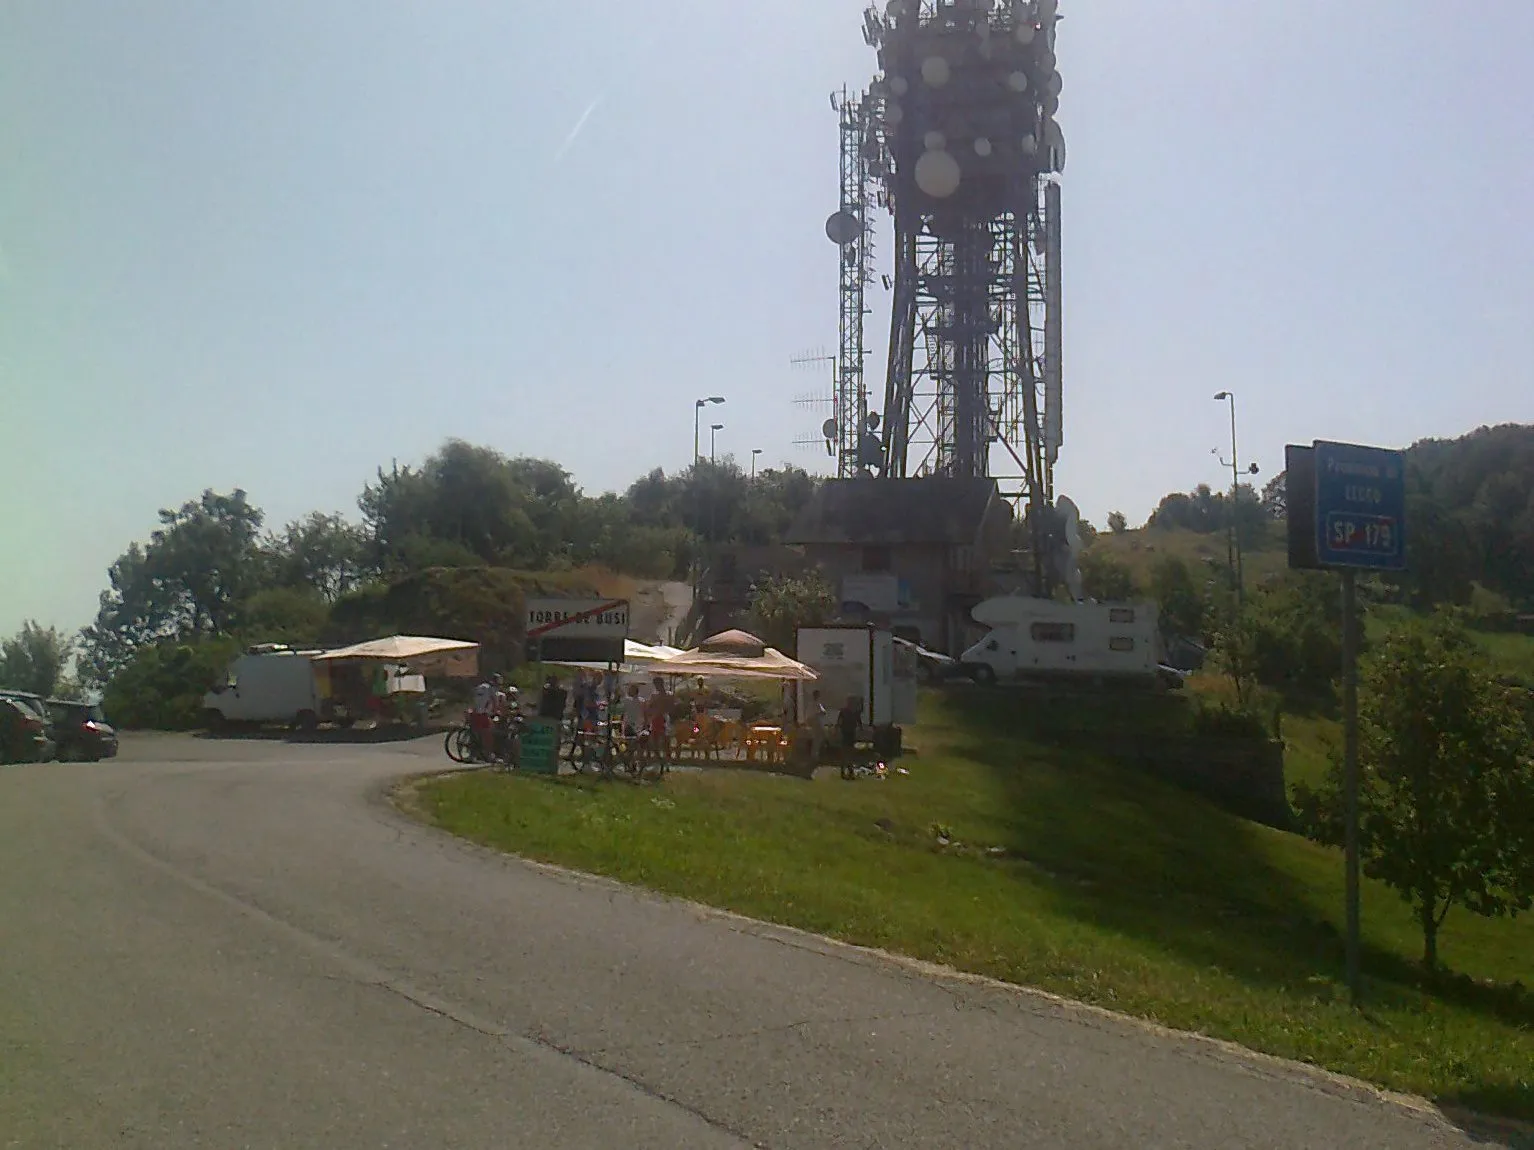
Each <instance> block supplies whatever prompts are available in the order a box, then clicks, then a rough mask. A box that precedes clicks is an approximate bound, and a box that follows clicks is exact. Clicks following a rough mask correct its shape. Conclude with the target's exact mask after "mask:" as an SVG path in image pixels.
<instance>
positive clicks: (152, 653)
mask: <svg viewBox="0 0 1534 1150" xmlns="http://www.w3.org/2000/svg"><path fill="white" fill-rule="evenodd" d="M239 650H240V644H239V643H238V642H237V641H235V640H234V639H200V640H195V641H192V642H186V643H177V642H173V641H167V642H164V643H158V644H154V645H151V646H145V647H141V648H139V650H138V651H137V652H136V653H135V654H134V656H133V658H132V659H131V660H129V662H128V665H127V666H126V667H124V668H123V669H122V670H121V671H120V672H118V674H117V675H115V676H113V678H112V681H111V682H110V683H108V684H107V689H106V693H105V697H104V699H103V706H104V707H105V709H106V713H107V715H108V717H109V718H110V719H111V721H112V722H113V724H115V725H116V726H119V727H123V728H125V729H128V730H155V731H189V730H192V729H193V728H195V727H197V726H199V725H200V724H201V722H202V698H203V696H204V695H205V694H207V692H208V690H209V688H211V687H212V686H213V684H214V683H215V682H217V681H218V680H219V679H220V678H221V677H222V676H223V674H224V672H225V671H226V670H227V669H228V667H229V664H230V662H231V661H232V660H233V659H234V657H235V655H237V654H238V653H239Z"/></svg>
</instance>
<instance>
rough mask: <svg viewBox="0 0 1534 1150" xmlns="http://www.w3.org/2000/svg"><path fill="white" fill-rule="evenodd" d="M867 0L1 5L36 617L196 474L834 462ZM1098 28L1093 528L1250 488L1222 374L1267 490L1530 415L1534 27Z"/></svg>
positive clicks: (89, 602) (8, 285) (1373, 10)
mask: <svg viewBox="0 0 1534 1150" xmlns="http://www.w3.org/2000/svg"><path fill="white" fill-rule="evenodd" d="M862 7H863V4H862V3H861V0H780V2H777V3H772V4H759V3H752V4H746V3H724V2H720V0H713V2H704V0H681V2H676V0H673V2H672V3H669V4H664V5H661V4H650V3H645V4H635V3H618V2H617V0H584V2H582V3H578V4H576V3H561V4H532V3H516V2H513V3H507V2H505V0H500V2H493V0H481V2H478V3H466V2H462V0H429V2H428V0H418V2H409V3H407V2H405V0H367V2H363V0H238V2H237V0H221V2H219V3H216V4H212V3H206V2H204V0H176V2H171V0H137V2H135V3H133V4H117V3H107V2H105V0H101V2H97V3H87V2H85V0H0V633H9V632H10V631H12V630H14V629H15V628H16V627H17V626H19V624H20V622H21V620H22V619H23V618H26V617H37V618H39V619H41V620H42V621H44V622H45V623H56V624H59V625H61V626H66V627H76V626H79V625H81V624H83V623H85V622H88V621H89V619H90V618H91V616H92V614H93V613H94V610H95V604H96V595H97V593H98V592H99V591H100V590H101V588H102V587H103V586H104V584H105V574H106V568H107V566H108V564H109V563H110V562H111V561H112V559H113V558H115V557H116V556H117V555H118V554H119V553H120V552H121V551H122V550H123V549H124V548H125V546H126V545H127V544H128V543H129V542H130V541H131V540H133V539H135V538H142V537H144V536H145V535H147V533H148V532H149V530H150V529H151V528H152V527H153V526H154V522H155V511H156V509H157V508H159V507H161V506H166V505H171V504H178V503H180V502H182V501H183V500H185V499H188V498H192V497H194V496H196V495H197V494H198V492H200V491H201V490H202V489H203V488H204V487H208V486H212V487H215V488H219V489H229V488H232V487H234V486H237V485H238V486H242V487H244V488H245V489H246V490H248V491H249V492H250V494H251V497H252V499H253V500H254V501H255V502H256V503H257V504H259V505H260V506H262V507H264V508H265V509H266V511H267V514H268V517H269V520H270V522H271V523H273V524H274V525H280V524H281V523H282V522H284V521H286V520H288V519H291V518H294V517H297V516H298V515H300V514H302V513H304V512H306V511H308V510H310V509H314V508H319V509H323V510H338V509H339V510H346V511H348V512H351V511H354V503H355V498H356V495H357V493H358V491H359V490H360V489H361V487H362V485H363V484H364V482H366V481H367V480H368V479H369V478H370V477H371V476H372V474H373V471H374V469H375V468H376V467H377V466H378V465H380V464H384V465H387V464H388V463H389V461H390V460H391V459H395V458H397V459H398V460H399V461H400V462H401V463H405V462H414V461H419V460H420V459H422V458H423V457H424V456H425V455H427V454H428V453H429V452H431V451H432V450H433V449H434V448H436V447H437V446H438V445H439V444H440V443H441V442H442V440H444V439H445V438H447V437H449V436H461V437H464V438H467V439H469V440H471V441H473V442H476V443H484V444H489V445H493V446H494V447H496V448H498V449H500V450H502V451H504V452H507V453H510V454H524V453H525V454H536V455H540V456H545V457H549V458H553V459H556V460H558V461H559V462H560V463H562V464H564V465H565V466H566V467H568V468H569V469H570V470H571V471H573V472H574V473H575V475H576V476H577V477H578V479H579V481H580V482H581V483H582V484H583V485H584V486H585V487H586V488H587V489H588V490H592V491H596V490H601V489H607V488H621V487H623V486H625V485H626V484H627V483H628V481H629V480H631V479H632V478H633V477H635V476H636V475H638V474H640V473H642V472H644V471H646V470H648V469H650V468H652V467H656V466H663V467H666V468H667V469H676V468H680V467H684V466H686V464H687V462H688V458H689V454H690V452H691V438H692V410H693V409H692V401H693V399H694V398H695V397H697V396H699V395H706V394H711V393H716V392H717V393H719V394H722V395H725V396H727V397H728V398H729V404H728V406H727V407H726V408H724V409H723V414H722V416H721V417H720V419H721V421H722V422H723V423H725V424H726V428H725V430H724V431H723V432H721V433H720V437H719V444H720V450H721V452H723V451H726V450H728V451H731V452H739V453H740V454H741V455H742V456H744V455H745V453H746V452H748V451H749V450H750V449H751V448H754V447H760V448H762V449H764V451H765V455H764V456H763V460H764V463H770V462H774V461H780V460H781V461H792V462H797V463H800V464H801V465H804V466H809V467H812V468H816V467H820V466H822V465H823V464H824V462H825V457H824V455H823V454H821V455H817V454H815V453H812V452H804V451H800V450H798V449H796V448H795V447H794V446H793V443H794V440H795V439H796V438H799V437H802V436H805V435H810V434H813V433H814V430H815V428H816V426H817V425H818V423H819V421H820V419H821V418H823V413H820V414H816V413H813V412H808V411H804V410H802V409H799V408H796V407H795V406H794V404H793V398H794V397H795V396H796V395H798V394H801V393H804V392H808V391H812V390H814V389H815V388H816V387H818V386H820V385H822V384H823V382H824V376H823V375H822V374H820V373H819V372H817V373H813V374H807V373H805V372H804V371H802V370H799V369H793V368H791V367H790V366H789V360H790V358H791V357H792V356H794V355H795V354H796V353H799V352H803V351H806V350H809V349H814V348H817V347H831V346H834V342H835V336H836V329H835V325H836V314H837V312H836V253H835V250H834V249H833V248H832V247H831V245H830V244H829V243H828V242H827V241H826V239H825V237H824V234H823V232H822V230H821V228H822V224H823V221H824V219H825V217H826V215H827V214H828V213H829V212H830V211H831V210H832V209H833V208H834V207H835V198H836V154H837V153H836V148H837V142H836V124H835V118H834V116H833V114H832V112H831V109H830V106H829V103H828V99H827V97H828V94H829V93H830V92H831V91H832V89H833V88H836V87H838V86H839V85H841V84H842V83H844V82H847V83H851V84H855V85H860V84H862V83H865V82H866V80H867V79H868V77H869V76H870V75H871V73H872V71H873V65H874V59H873V53H872V52H871V51H870V50H869V49H868V48H867V47H866V46H865V45H864V43H863V38H862V34H861V19H860V13H861V10H862ZM1061 8H1062V12H1063V13H1064V14H1065V16H1066V21H1065V23H1064V24H1063V26H1062V28H1061V32H1060V44H1059V56H1060V61H1061V64H1060V67H1061V71H1062V73H1063V75H1064V78H1065V91H1064V95H1063V103H1062V108H1061V113H1060V118H1061V121H1062V123H1063V124H1064V126H1065V130H1066V132H1067V135H1068V137H1069V143H1070V166H1069V168H1068V170H1067V172H1066V178H1065V216H1064V219H1065V235H1066V249H1065V299H1066V317H1067V318H1066V362H1065V381H1066V382H1065V396H1066V408H1065V420H1066V425H1065V426H1066V446H1065V449H1064V451H1063V453H1062V456H1061V463H1060V468H1059V472H1058V486H1059V488H1060V490H1061V491H1062V492H1063V493H1066V494H1069V495H1072V496H1073V497H1074V498H1075V499H1076V500H1077V502H1078V503H1079V504H1081V506H1082V508H1083V509H1084V511H1085V512H1086V514H1087V515H1088V517H1090V518H1092V519H1094V520H1096V521H1098V522H1099V523H1101V522H1102V520H1103V519H1104V518H1105V517H1106V515H1107V513H1108V512H1109V511H1110V510H1113V509H1115V508H1122V509H1123V510H1124V511H1126V512H1127V513H1128V514H1129V516H1130V518H1131V520H1134V521H1139V520H1141V519H1143V518H1144V516H1145V515H1146V513H1147V512H1148V511H1149V510H1150V508H1151V507H1152V506H1153V505H1154V503H1155V501H1156V499H1157V498H1158V497H1159V496H1160V495H1161V494H1163V493H1164V492H1166V491H1168V490H1173V489H1186V488H1188V487H1190V486H1192V485H1193V484H1196V483H1199V482H1205V481H1207V482H1210V483H1214V484H1219V483H1220V482H1221V481H1222V477H1221V473H1220V471H1219V469H1218V463H1217V462H1216V461H1215V460H1214V458H1213V457H1211V455H1210V448H1212V447H1215V446H1217V445H1220V446H1223V445H1224V444H1225V443H1226V441H1227V436H1228V431H1227V426H1226V418H1225V410H1224V408H1223V406H1221V405H1218V404H1216V403H1214V402H1213V401H1212V400H1211V398H1210V396H1211V394H1212V393H1213V392H1215V391H1217V390H1220V389H1222V388H1226V387H1230V388H1232V389H1234V390H1235V391H1236V393H1237V394H1238V396H1239V401H1240V414H1241V428H1242V437H1243V443H1242V454H1243V456H1250V457H1252V458H1255V459H1256V460H1257V462H1259V463H1260V464H1261V465H1262V467H1263V472H1264V475H1265V476H1271V475H1272V474H1273V472H1274V471H1275V470H1276V469H1277V468H1278V467H1280V466H1281V464H1282V445H1283V444H1284V443H1285V442H1286V441H1305V442H1308V441H1309V440H1311V439H1313V438H1317V437H1324V438H1339V439H1356V440H1359V441H1363V442H1370V443H1380V444H1386V445H1405V444H1407V443H1408V442H1410V441H1412V440H1413V439H1416V438H1419V437H1422V436H1427V435H1454V434H1459V433H1461V432H1464V431H1466V430H1469V429H1471V428H1473V427H1475V426H1477V425H1479V424H1482V423H1494V422H1503V421H1534V368H1531V366H1530V365H1531V363H1534V318H1531V317H1534V288H1531V286H1530V282H1531V272H1534V224H1531V216H1530V213H1531V211H1534V136H1531V134H1530V125H1531V123H1534V68H1530V67H1529V63H1528V62H1529V59H1530V55H1531V50H1534V3H1529V2H1528V0H1482V2H1481V3H1479V4H1469V5H1445V4H1444V3H1442V2H1441V0H1432V2H1430V0H1346V2H1345V3H1339V2H1338V0H1287V2H1282V3H1274V2H1271V0H1269V2H1263V3H1257V2H1255V0H1159V2H1155V3H1150V2H1146V0H1063V2H1062V5H1061ZM889 246H890V245H889V240H888V236H887V234H885V235H881V252H882V254H884V255H886V256H887V255H888V252H889ZM873 306H874V309H875V312H876V313H878V314H880V315H882V314H883V313H885V312H887V309H888V297H887V296H886V295H885V294H883V293H882V292H876V293H875V296H874V300H873ZM886 322H887V319H876V322H875V323H874V324H873V332H872V339H873V343H874V346H875V349H876V353H875V355H874V357H872V360H871V363H879V362H882V340H883V333H884V328H885V324H886ZM870 379H871V382H873V384H874V390H875V396H876V398H875V404H876V405H877V406H882V404H881V403H880V399H881V398H882V390H883V380H882V372H881V371H875V372H874V373H872V374H871V376H870ZM706 435H707V431H706V430H705V437H706ZM705 450H706V446H705Z"/></svg>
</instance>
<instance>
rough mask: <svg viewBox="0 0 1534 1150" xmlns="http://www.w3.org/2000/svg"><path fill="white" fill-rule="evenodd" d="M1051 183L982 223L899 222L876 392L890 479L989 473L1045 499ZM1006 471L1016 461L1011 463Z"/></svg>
mask: <svg viewBox="0 0 1534 1150" xmlns="http://www.w3.org/2000/svg"><path fill="white" fill-rule="evenodd" d="M1058 237H1059V186H1058V185H1057V184H1055V183H1053V182H1052V181H1048V180H1041V181H1039V182H1038V183H1036V184H1033V186H1031V187H1028V188H1026V189H1024V190H1022V191H1021V192H1020V193H1019V195H1018V196H1017V198H1016V204H1015V208H1014V210H1012V211H1008V212H1004V213H1002V214H1000V215H998V216H996V217H994V218H992V219H989V220H984V221H962V222H958V221H943V220H941V219H939V218H936V217H932V216H925V217H921V218H920V219H919V220H918V227H917V229H916V230H915V231H911V232H905V231H902V230H900V229H898V228H897V232H896V239H895V252H896V264H895V277H894V278H895V284H894V296H895V298H894V313H893V316H892V322H891V325H890V357H889V367H888V377H887V386H886V392H885V422H886V428H887V434H886V439H885V449H886V470H885V473H886V474H887V475H891V476H906V475H988V474H992V465H991V460H992V449H993V448H995V447H999V448H1000V449H1001V451H1002V452H1003V453H1004V455H1005V457H1006V458H1007V459H1008V460H1009V461H1010V462H1009V463H1008V464H1004V465H1003V467H1004V469H1005V472H1006V474H1000V475H998V476H997V478H998V479H1008V478H1011V479H1014V480H1016V481H1017V482H1018V483H1020V484H1021V486H1022V490H1021V491H1020V492H1019V493H1018V494H1020V495H1023V496H1026V497H1027V498H1028V500H1029V502H1030V503H1032V502H1033V501H1034V500H1039V501H1042V502H1043V503H1045V504H1048V503H1049V502H1051V501H1052V500H1053V498H1054V490H1053V487H1054V483H1053V467H1054V462H1055V459H1056V457H1057V456H1058V453H1059V448H1060V438H1061V436H1060V427H1061V417H1060V414H1061V413H1060V387H1059V380H1060V347H1059V344H1060V340H1059V324H1058V315H1059V310H1058V302H1057V300H1058V279H1059V276H1058V265H1059V261H1058ZM1014 468H1015V470H1013V469H1014Z"/></svg>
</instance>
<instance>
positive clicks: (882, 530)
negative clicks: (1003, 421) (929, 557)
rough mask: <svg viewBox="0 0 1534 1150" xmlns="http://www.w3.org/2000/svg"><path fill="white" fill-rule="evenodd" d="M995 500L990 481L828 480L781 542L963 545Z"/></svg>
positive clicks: (929, 478)
mask: <svg viewBox="0 0 1534 1150" xmlns="http://www.w3.org/2000/svg"><path fill="white" fill-rule="evenodd" d="M998 498H999V494H998V491H997V487H996V481H995V480H994V479H984V478H974V477H965V478H953V477H949V476H924V477H921V478H917V479H872V478H865V479H828V480H826V481H825V482H824V483H822V484H821V485H820V487H819V488H818V489H817V490H816V492H815V495H814V497H813V498H812V499H811V500H810V502H809V504H808V505H807V506H806V507H805V508H804V510H803V511H801V512H800V513H799V517H798V518H797V519H796V520H795V521H794V524H793V526H792V527H791V528H789V531H788V534H787V535H786V536H785V537H784V540H783V541H784V542H785V543H791V544H796V545H804V544H855V545H859V546H865V547H868V546H872V547H890V546H900V545H910V544H945V545H948V546H967V545H970V544H973V543H974V542H975V541H976V539H977V538H978V536H979V534H980V528H981V525H982V524H983V523H984V522H985V517H986V513H987V512H988V511H989V510H990V508H991V505H992V504H993V503H994V502H995V501H996V500H997V499H998Z"/></svg>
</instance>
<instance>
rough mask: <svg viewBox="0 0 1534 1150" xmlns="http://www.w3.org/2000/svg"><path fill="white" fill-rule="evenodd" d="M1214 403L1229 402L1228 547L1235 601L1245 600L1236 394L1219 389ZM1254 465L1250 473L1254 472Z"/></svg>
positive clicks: (1241, 602)
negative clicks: (1239, 511) (1232, 556)
mask: <svg viewBox="0 0 1534 1150" xmlns="http://www.w3.org/2000/svg"><path fill="white" fill-rule="evenodd" d="M1214 398H1215V402H1216V403H1228V404H1230V548H1231V551H1232V553H1233V555H1234V558H1235V564H1234V571H1233V572H1232V573H1233V574H1234V575H1235V577H1236V602H1237V603H1238V604H1244V603H1245V602H1246V568H1245V563H1244V560H1243V559H1242V556H1241V531H1240V527H1239V523H1238V520H1237V511H1238V509H1239V508H1240V504H1241V461H1240V460H1239V459H1237V457H1236V395H1235V393H1234V392H1231V391H1221V392H1218V393H1216V395H1215V397H1214ZM1256 473H1257V472H1256V467H1255V466H1254V467H1253V469H1252V474H1254V475H1255V474H1256Z"/></svg>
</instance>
